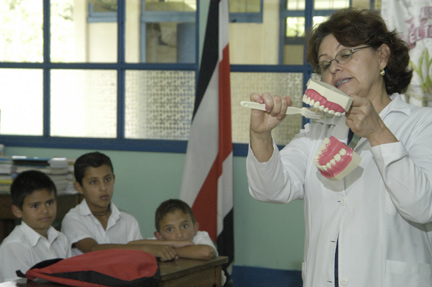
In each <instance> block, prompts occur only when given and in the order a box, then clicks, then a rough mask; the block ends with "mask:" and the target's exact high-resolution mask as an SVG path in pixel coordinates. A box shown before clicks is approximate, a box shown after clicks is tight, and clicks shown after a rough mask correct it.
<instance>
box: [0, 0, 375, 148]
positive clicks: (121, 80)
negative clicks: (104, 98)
mask: <svg viewBox="0 0 432 287" xmlns="http://www.w3.org/2000/svg"><path fill="white" fill-rule="evenodd" d="M125 2H126V1H125V0H118V11H117V18H118V19H119V21H118V39H124V38H125V29H124V24H125V23H124V19H125V9H124V8H125V5H126V4H125ZM370 3H371V4H370V5H371V7H375V0H370ZM280 5H281V9H280V11H282V12H281V17H280V18H281V23H280V28H281V31H282V32H281V33H280V35H281V36H280V37H281V41H280V45H281V46H283V45H284V43H285V40H284V39H283V37H285V29H283V28H286V27H285V25H286V17H287V16H288V15H289V12H288V11H287V10H286V7H287V6H286V0H281V4H280ZM283 5H285V6H284V7H283ZM197 6H198V7H197V13H198V11H199V1H197ZM43 11H44V24H43V27H44V31H43V37H44V47H43V51H44V62H43V63H5V62H3V63H0V68H11V69H17V68H18V69H19V68H26V69H28V68H30V69H42V70H43V78H44V88H43V98H44V102H43V111H44V116H43V136H3V135H2V136H0V141H1V142H2V143H3V144H5V145H6V146H21V147H46V148H72V149H74V148H76V149H106V150H130V151H155V152H175V153H184V152H185V151H186V146H187V141H177V140H151V139H148V140H141V139H140V140H138V139H137V140H135V139H125V84H126V83H125V73H126V71H127V70H161V71H165V70H168V71H192V72H194V73H195V79H196V78H197V76H196V75H197V73H198V65H196V64H140V63H136V64H135V63H134V64H132V63H126V62H125V59H124V58H125V54H124V51H125V42H124V41H118V50H117V51H118V63H106V64H104V63H98V64H96V63H95V64H90V63H80V64H78V63H51V62H50V30H49V25H50V1H49V0H44V1H43ZM321 12H323V13H324V11H321ZM327 12H328V11H327ZM292 13H294V14H295V13H297V12H292ZM313 13H314V9H313V0H306V3H305V10H304V12H302V14H303V15H304V17H305V29H306V30H307V29H308V28H309V27H311V26H312V15H314V14H313ZM195 23H196V26H197V29H196V30H197V32H196V36H197V37H196V38H197V39H198V27H199V17H196V22H195ZM197 42H198V41H197ZM197 47H198V44H197ZM198 50H199V49H198V48H197V49H196V51H198ZM196 54H198V52H196ZM279 55H283V49H280V51H279ZM196 59H198V55H196ZM196 62H198V61H196ZM280 63H283V59H282V60H281V61H280ZM305 63H306V62H305ZM53 69H101V70H104V69H114V70H116V71H117V101H118V103H117V119H118V120H117V137H116V138H115V139H109V140H107V139H101V138H94V139H91V138H64V137H51V136H50V135H49V134H50V101H51V98H50V80H51V75H50V72H51V70H53ZM231 71H232V72H251V73H263V72H264V73H265V72H271V73H300V74H302V75H303V77H302V78H303V86H305V84H306V83H305V82H306V80H307V79H308V78H309V77H310V74H311V72H312V70H311V68H310V66H309V65H308V64H303V65H290V66H288V65H275V66H267V65H232V66H231ZM303 121H305V120H304V119H303ZM246 154H247V144H236V143H234V155H237V156H244V155H246Z"/></svg>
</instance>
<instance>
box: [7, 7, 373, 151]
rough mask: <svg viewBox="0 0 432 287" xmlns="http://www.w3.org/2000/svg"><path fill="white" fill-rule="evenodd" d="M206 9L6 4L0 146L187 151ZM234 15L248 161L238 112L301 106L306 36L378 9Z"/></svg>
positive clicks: (241, 10)
mask: <svg viewBox="0 0 432 287" xmlns="http://www.w3.org/2000/svg"><path fill="white" fill-rule="evenodd" d="M200 2H201V4H202V3H203V2H205V1H195V0H165V1H159V0H127V1H124V0H120V1H118V0H45V1H34V0H16V1H9V0H0V13H1V15H2V17H1V18H0V23H1V24H2V27H4V29H2V30H1V31H0V34H1V37H0V79H1V81H2V85H1V86H0V112H1V113H0V141H1V143H3V144H5V145H6V146H34V147H38V146H40V147H62V148H86V149H118V150H144V151H163V152H185V151H186V145H187V139H188V138H189V127H190V122H191V117H192V111H193V104H194V92H195V84H196V75H197V69H198V65H197V62H198V61H197V59H198V51H197V50H198V49H197V47H198V45H197V39H198V37H197V34H198V30H199V29H198V28H199V27H197V17H198V13H197V11H199V8H200ZM229 4H230V6H229V8H230V19H231V24H230V27H229V28H230V31H229V32H230V59H231V95H232V112H233V114H232V119H233V121H232V122H233V141H234V143H235V145H234V153H235V154H236V155H242V154H245V153H246V144H247V142H248V127H249V111H248V110H246V109H244V108H241V107H240V105H239V103H240V101H241V100H246V99H248V98H249V95H250V94H251V93H252V92H271V93H273V94H279V95H289V96H291V97H292V99H293V101H294V105H295V106H301V105H302V102H301V97H302V94H303V89H304V87H305V84H306V82H307V79H308V78H309V77H310V75H311V68H310V67H309V65H308V64H307V63H305V60H304V58H305V57H304V50H305V31H307V29H309V28H310V27H311V26H312V25H315V24H316V23H319V22H320V21H323V20H325V19H326V17H328V15H330V14H331V13H332V12H333V11H335V10H337V9H340V8H343V7H348V6H350V5H351V6H355V7H362V8H369V9H379V8H380V1H379V0H315V1H312V0H280V1H263V0H230V2H229ZM202 13H204V12H202ZM200 24H201V25H205V23H200ZM40 27H43V29H40ZM119 39H120V41H119ZM304 123H305V120H304V119H302V118H301V117H300V116H291V118H290V120H289V121H284V123H283V124H282V125H280V126H279V127H278V128H277V130H276V131H275V133H274V137H275V139H276V142H277V143H278V144H280V145H284V144H286V143H288V142H289V141H290V139H291V138H292V136H294V135H295V134H296V133H297V132H298V130H299V129H300V128H301V127H302V125H303V124H304Z"/></svg>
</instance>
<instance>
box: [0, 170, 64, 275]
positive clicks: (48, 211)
mask: <svg viewBox="0 0 432 287" xmlns="http://www.w3.org/2000/svg"><path fill="white" fill-rule="evenodd" d="M56 195H57V190H56V187H55V185H54V183H53V182H52V180H51V179H50V178H49V177H48V176H47V175H46V174H44V173H42V172H40V171H36V170H29V171H25V172H22V173H21V174H19V175H18V176H17V177H16V179H15V180H14V181H13V183H12V185H11V198H12V212H13V214H14V215H15V216H16V217H17V218H20V219H21V224H20V225H17V226H16V227H15V228H14V230H13V231H12V232H11V234H9V236H8V237H6V238H5V239H4V241H3V242H2V244H1V246H0V282H2V281H9V280H13V279H16V278H18V276H17V275H16V271H17V270H20V271H21V272H23V273H25V272H27V270H28V269H30V268H31V267H32V266H33V265H35V264H36V263H39V262H41V261H44V260H47V259H54V258H67V257H70V256H71V249H70V244H69V241H68V240H67V238H66V236H65V235H64V234H62V233H61V232H58V231H57V230H55V228H54V227H52V226H51V225H52V223H53V222H54V220H55V217H56V212H57V203H56Z"/></svg>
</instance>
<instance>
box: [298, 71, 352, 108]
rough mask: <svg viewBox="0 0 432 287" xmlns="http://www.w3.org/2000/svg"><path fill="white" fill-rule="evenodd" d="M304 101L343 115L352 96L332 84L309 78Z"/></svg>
mask: <svg viewBox="0 0 432 287" xmlns="http://www.w3.org/2000/svg"><path fill="white" fill-rule="evenodd" d="M302 101H303V102H304V103H305V104H308V105H310V106H312V107H314V108H317V109H319V110H321V111H323V112H325V113H328V114H330V115H335V116H341V115H342V114H343V113H344V112H346V111H348V110H349V108H350V106H351V103H352V98H351V97H350V96H348V95H347V94H345V93H344V92H342V91H340V90H339V89H337V88H336V87H333V86H332V85H329V84H327V83H325V82H321V81H316V80H314V79H309V81H308V82H307V88H306V91H305V93H304V95H303V99H302Z"/></svg>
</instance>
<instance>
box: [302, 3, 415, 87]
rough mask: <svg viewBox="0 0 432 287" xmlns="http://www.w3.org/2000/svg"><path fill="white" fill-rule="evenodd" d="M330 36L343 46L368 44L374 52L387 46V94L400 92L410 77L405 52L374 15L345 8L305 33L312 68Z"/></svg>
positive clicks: (406, 53) (385, 78) (404, 47)
mask: <svg viewBox="0 0 432 287" xmlns="http://www.w3.org/2000/svg"><path fill="white" fill-rule="evenodd" d="M329 34H333V36H334V37H335V38H336V40H337V41H338V42H339V43H340V44H342V45H344V46H346V47H356V46H359V45H369V46H371V47H372V48H373V49H375V50H376V49H378V48H379V47H380V46H381V45H382V44H387V45H388V46H389V47H390V57H389V61H388V63H387V67H386V68H385V75H384V82H385V86H386V91H387V93H388V94H390V95H391V94H393V93H403V92H405V91H406V89H407V88H408V85H409V83H410V82H411V78H412V70H411V69H410V68H409V66H408V65H409V60H410V59H409V53H408V52H409V50H408V46H407V45H406V43H405V42H404V41H403V40H402V39H400V38H399V36H398V34H397V32H396V31H395V30H394V31H389V30H388V29H387V26H386V24H385V22H384V20H383V19H382V18H381V16H379V14H378V13H377V12H374V11H371V10H358V9H355V8H346V9H342V10H339V11H337V12H335V13H333V14H332V15H331V16H330V18H329V19H328V20H327V21H325V22H323V23H321V24H319V25H318V26H317V27H316V28H314V29H313V30H312V31H311V33H310V34H309V39H308V51H307V60H308V62H309V63H310V64H311V65H312V66H313V67H315V66H316V65H317V64H318V50H319V47H320V45H321V42H322V40H323V39H324V37H326V36H327V35H329Z"/></svg>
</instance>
